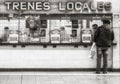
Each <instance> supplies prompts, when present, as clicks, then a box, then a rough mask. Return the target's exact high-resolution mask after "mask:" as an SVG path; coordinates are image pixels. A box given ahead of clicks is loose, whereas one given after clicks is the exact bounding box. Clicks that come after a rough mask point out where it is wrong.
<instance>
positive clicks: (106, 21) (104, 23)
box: [102, 20, 110, 29]
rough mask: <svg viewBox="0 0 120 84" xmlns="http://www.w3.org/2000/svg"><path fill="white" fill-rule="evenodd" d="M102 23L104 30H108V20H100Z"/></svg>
mask: <svg viewBox="0 0 120 84" xmlns="http://www.w3.org/2000/svg"><path fill="white" fill-rule="evenodd" d="M102 22H103V26H104V27H105V28H108V29H109V28H110V20H102Z"/></svg>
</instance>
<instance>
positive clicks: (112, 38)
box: [111, 31, 114, 41]
mask: <svg viewBox="0 0 120 84" xmlns="http://www.w3.org/2000/svg"><path fill="white" fill-rule="evenodd" d="M111 40H112V41H113V40H114V32H113V31H112V37H111Z"/></svg>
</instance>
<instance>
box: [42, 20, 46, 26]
mask: <svg viewBox="0 0 120 84" xmlns="http://www.w3.org/2000/svg"><path fill="white" fill-rule="evenodd" d="M41 28H47V20H41Z"/></svg>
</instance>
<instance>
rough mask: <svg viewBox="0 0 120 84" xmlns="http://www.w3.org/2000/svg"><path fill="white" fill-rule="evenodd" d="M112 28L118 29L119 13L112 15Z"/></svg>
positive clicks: (119, 23) (119, 22) (119, 24)
mask: <svg viewBox="0 0 120 84" xmlns="http://www.w3.org/2000/svg"><path fill="white" fill-rule="evenodd" d="M113 20H114V22H113V27H116V28H118V27H120V13H114V14H113Z"/></svg>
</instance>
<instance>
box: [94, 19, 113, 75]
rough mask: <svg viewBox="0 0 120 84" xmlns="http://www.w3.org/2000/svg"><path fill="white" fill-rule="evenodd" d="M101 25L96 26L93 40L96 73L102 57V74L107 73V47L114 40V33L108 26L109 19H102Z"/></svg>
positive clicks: (99, 68)
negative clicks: (95, 54) (95, 49)
mask: <svg viewBox="0 0 120 84" xmlns="http://www.w3.org/2000/svg"><path fill="white" fill-rule="evenodd" d="M102 22H103V25H102V26H100V27H98V29H97V30H96V32H95V34H94V42H95V43H96V46H97V69H96V73H97V74H100V70H101V58H102V57H103V74H106V73H107V56H108V49H109V48H110V47H111V45H112V41H113V40H114V33H113V31H112V30H111V28H110V21H109V20H103V21H102Z"/></svg>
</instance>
